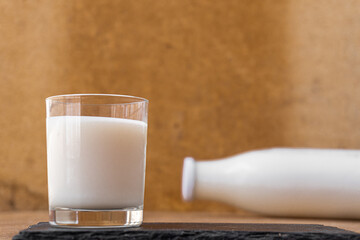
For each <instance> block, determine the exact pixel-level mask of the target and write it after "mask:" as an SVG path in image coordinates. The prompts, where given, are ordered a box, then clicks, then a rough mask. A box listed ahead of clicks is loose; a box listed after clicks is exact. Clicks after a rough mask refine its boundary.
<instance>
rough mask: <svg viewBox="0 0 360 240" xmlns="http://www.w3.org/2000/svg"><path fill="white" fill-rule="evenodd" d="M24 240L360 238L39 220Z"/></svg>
mask: <svg viewBox="0 0 360 240" xmlns="http://www.w3.org/2000/svg"><path fill="white" fill-rule="evenodd" d="M25 239H38V240H42V239H73V240H84V239H103V240H110V239H111V240H114V239H340V240H341V239H360V234H357V233H354V232H351V231H346V230H343V229H339V228H335V227H328V226H323V225H313V224H251V223H248V224H237V223H144V224H143V225H142V226H141V227H137V228H102V229H99V228H97V229H94V228H58V227H51V226H50V225H49V223H47V222H46V223H45V222H40V223H38V224H36V225H32V226H30V227H29V228H28V229H25V230H22V231H21V232H20V233H19V234H18V235H16V236H14V237H13V240H25Z"/></svg>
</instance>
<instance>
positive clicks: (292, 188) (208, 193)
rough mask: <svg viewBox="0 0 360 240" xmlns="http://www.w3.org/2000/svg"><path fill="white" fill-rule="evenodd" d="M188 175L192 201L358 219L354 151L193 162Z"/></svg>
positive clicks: (280, 152) (274, 152) (279, 152)
mask: <svg viewBox="0 0 360 240" xmlns="http://www.w3.org/2000/svg"><path fill="white" fill-rule="evenodd" d="M188 161H191V160H189V159H188ZM184 172H185V166H184ZM193 172H194V184H193V189H192V190H193V191H192V196H191V197H193V198H196V199H212V200H217V201H221V202H225V203H228V204H231V205H235V206H238V207H240V208H243V209H246V210H249V211H253V212H257V213H260V214H264V215H270V216H294V217H331V218H360V201H359V200H360V151H357V150H330V149H285V148H283V149H281V148H280V149H268V150H260V151H252V152H248V153H244V154H240V155H236V156H233V157H230V158H226V159H223V160H217V161H202V162H195V163H194V171H193ZM183 184H184V179H183ZM183 193H184V192H183ZM185 195H186V194H184V198H185V199H186V196H185ZM187 199H189V197H188V198H187Z"/></svg>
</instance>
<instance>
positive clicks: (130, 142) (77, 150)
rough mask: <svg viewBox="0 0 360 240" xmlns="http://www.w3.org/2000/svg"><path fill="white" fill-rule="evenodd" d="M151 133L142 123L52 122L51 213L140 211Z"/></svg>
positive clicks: (96, 119) (91, 119) (68, 118)
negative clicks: (86, 210) (121, 209)
mask: <svg viewBox="0 0 360 240" xmlns="http://www.w3.org/2000/svg"><path fill="white" fill-rule="evenodd" d="M146 133H147V124H146V123H144V122H141V121H137V120H129V119H119V118H107V117H86V116H59V117H50V118H47V148H48V184H49V207H50V209H54V208H57V207H61V208H75V209H120V208H138V209H141V208H142V205H143V199H144V177H145V151H146Z"/></svg>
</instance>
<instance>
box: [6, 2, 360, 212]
mask: <svg viewBox="0 0 360 240" xmlns="http://www.w3.org/2000/svg"><path fill="white" fill-rule="evenodd" d="M359 20H360V2H359V1H346V2H345V3H344V2H342V1H336V0H330V1H327V0H326V1H325V0H321V1H316V2H313V1H306V0H302V1H298V0H290V1H278V0H266V1H257V0H256V1H253V0H245V1H235V0H234V1H233V0H230V1H205V0H204V1H202V0H201V1H167V0H166V1H165V0H160V1H155V2H154V1H146V0H140V1H136V2H134V1H125V0H103V1H92V2H89V1H85V0H80V1H73V2H69V1H63V0H59V1H45V0H34V1H25V0H14V1H7V0H0V39H1V41H0V100H1V104H0V110H1V113H2V115H1V116H0V126H1V131H0V142H1V145H0V166H1V168H0V209H2V210H14V209H46V208H47V200H46V199H47V196H46V194H47V189H46V145H45V104H44V99H45V97H47V96H50V95H56V94H64V93H117V94H130V95H136V96H142V97H145V98H148V99H149V100H150V108H149V136H148V137H149V138H148V158H147V176H146V197H145V208H146V209H148V210H176V211H189V210H197V211H240V210H236V209H235V208H233V207H230V206H226V205H223V204H220V203H214V202H210V201H196V202H194V203H183V202H182V200H181V196H180V180H181V168H182V160H183V158H184V157H185V156H193V157H195V158H196V159H212V158H220V157H225V156H228V155H232V154H236V153H239V152H242V151H246V150H250V149H258V148H267V147H273V146H297V147H331V148H359V147H360V131H358V130H357V129H358V128H359V126H360V115H359V110H358V104H357V103H358V102H359V101H360V95H359V94H357V92H358V89H359V84H360V81H358V79H359V77H360V69H359V67H358V66H359V63H360V55H359V52H360V45H359V41H360V21H359Z"/></svg>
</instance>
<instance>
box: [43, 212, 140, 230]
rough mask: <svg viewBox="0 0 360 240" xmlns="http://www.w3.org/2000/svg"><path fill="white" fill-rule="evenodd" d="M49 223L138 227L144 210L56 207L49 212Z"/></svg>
mask: <svg viewBox="0 0 360 240" xmlns="http://www.w3.org/2000/svg"><path fill="white" fill-rule="evenodd" d="M49 216H50V220H49V223H50V225H52V226H56V227H76V228H77V227H84V228H86V227H90V228H96V227H98V228H106V227H138V226H140V225H141V224H142V221H143V210H142V209H136V208H126V209H116V210H89V209H71V208H56V209H51V210H50V212H49Z"/></svg>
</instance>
